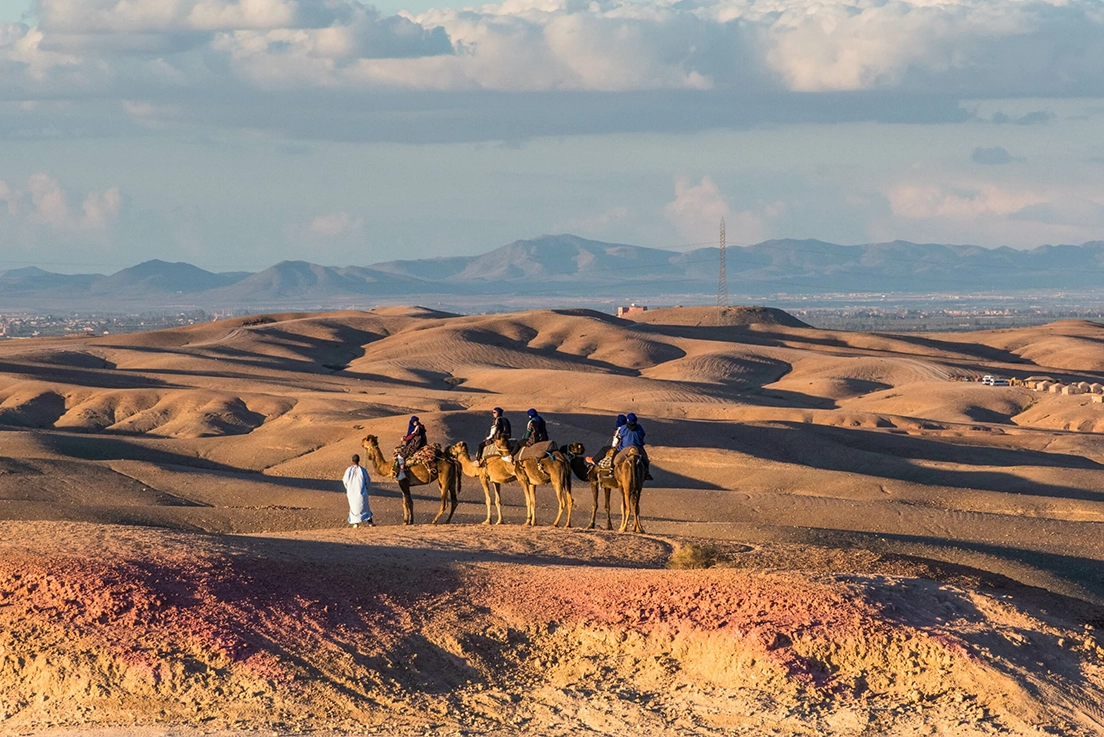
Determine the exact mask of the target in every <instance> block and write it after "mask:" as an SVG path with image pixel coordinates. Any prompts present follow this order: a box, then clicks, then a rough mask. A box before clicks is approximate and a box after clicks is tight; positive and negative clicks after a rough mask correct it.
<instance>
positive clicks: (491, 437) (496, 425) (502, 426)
mask: <svg viewBox="0 0 1104 737" xmlns="http://www.w3.org/2000/svg"><path fill="white" fill-rule="evenodd" d="M491 417H492V420H491V429H490V432H488V433H487V437H485V438H483V439H482V440H480V441H479V451H478V452H477V453H476V456H477V457H478V458H479V465H483V449H484V448H486V447H487V446H488V445H493V444H494V442H495V441H496V440H498V439H499V438H504V439H506V440H509V439H510V437H511V436H512V433H513V431H512V430H511V429H510V421H509V420H508V419H506V416H505V415H503V414H502V408H501V407H495V408H494V409H492V410H491Z"/></svg>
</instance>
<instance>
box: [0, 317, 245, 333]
mask: <svg viewBox="0 0 1104 737" xmlns="http://www.w3.org/2000/svg"><path fill="white" fill-rule="evenodd" d="M242 314H245V313H242ZM233 316H235V315H232V314H230V313H225V312H216V313H209V312H205V311H203V310H190V311H188V312H176V313H155V312H146V313H141V314H136V315H123V314H107V313H95V312H93V313H87V314H82V313H70V314H61V315H51V314H41V315H40V314H32V313H17V312H7V313H3V314H0V339H2V338H6V339H13V338H37V337H58V336H66V335H72V336H82V335H83V336H91V335H116V334H121V333H140V332H143V331H147V330H162V329H164V328H175V327H180V326H182V325H195V324H197V323H202V322H210V321H212V320H218V319H220V318H226V317H233Z"/></svg>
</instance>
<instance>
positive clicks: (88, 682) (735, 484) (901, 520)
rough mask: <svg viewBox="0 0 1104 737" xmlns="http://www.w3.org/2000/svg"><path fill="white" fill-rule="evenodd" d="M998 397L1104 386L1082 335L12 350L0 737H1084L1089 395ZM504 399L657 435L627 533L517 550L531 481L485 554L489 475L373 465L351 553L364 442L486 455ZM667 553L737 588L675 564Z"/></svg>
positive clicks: (181, 341)
mask: <svg viewBox="0 0 1104 737" xmlns="http://www.w3.org/2000/svg"><path fill="white" fill-rule="evenodd" d="M985 373H995V374H1001V375H1005V376H1019V377H1021V378H1023V377H1026V376H1029V375H1032V374H1042V373H1046V374H1049V375H1052V376H1054V377H1055V378H1061V379H1065V380H1074V379H1077V380H1085V381H1089V382H1094V381H1101V380H1102V379H1104V327H1102V326H1099V325H1096V324H1093V323H1086V322H1063V323H1056V324H1054V325H1050V326H1044V327H1041V328H1032V329H1023V330H1009V331H989V332H982V333H971V334H955V335H920V336H916V335H873V334H855V333H844V332H833V331H821V330H815V329H812V328H809V327H808V326H805V325H803V324H801V323H800V322H799V321H796V320H793V319H792V318H790V317H789V316H787V315H785V313H779V312H777V311H772V310H766V309H760V308H755V309H744V308H740V309H737V308H733V309H730V310H727V311H721V310H715V309H712V308H692V309H691V308H686V309H675V308H671V309H667V310H651V311H648V312H647V313H642V314H638V315H634V316H633V319H631V320H626V319H618V318H614V317H611V316H607V315H601V314H598V313H594V312H588V311H578V310H542V311H534V312H526V313H518V314H510V315H479V316H460V315H450V314H447V313H442V312H437V311H433V310H426V309H423V308H408V307H402V308H398V307H396V308H384V309H379V310H373V311H369V312H353V311H349V312H336V313H326V314H312V313H294V314H272V315H257V316H252V317H249V318H238V319H234V320H228V321H219V322H215V323H208V324H204V325H196V326H190V327H187V328H181V329H176V330H168V331H161V332H154V333H146V334H134V335H126V336H105V337H79V338H77V337H74V338H67V339H43V340H37V339H36V340H33V341H12V342H6V343H0V454H2V455H0V519H2V520H8V521H7V522H0V550H2V551H3V555H0V622H2V625H3V626H0V632H3V633H4V635H3V637H4V638H6V639H4V640H3V641H2V642H0V684H3V687H2V688H0V733H3V734H16V733H25V732H34V731H41V730H43V729H45V728H46V727H47V726H49V725H56V726H59V727H62V728H66V729H73V730H78V731H79V730H84V729H88V728H89V727H92V726H99V727H111V728H118V729H124V730H126V729H138V728H149V727H153V726H155V725H158V724H167V725H173V729H176V730H181V731H180V732H179V734H189V735H190V734H192V733H193V732H198V731H201V730H204V729H207V730H210V729H226V730H230V731H234V730H247V729H256V728H266V729H270V730H275V731H276V732H277V733H291V732H294V731H295V730H297V729H299V730H306V729H313V730H323V731H325V730H328V731H330V732H339V733H342V732H344V733H357V734H359V733H363V732H364V731H365V730H368V729H369V728H374V729H377V730H379V729H385V730H386V731H389V732H392V733H399V734H406V733H410V734H413V733H424V732H425V731H426V730H427V729H433V730H437V731H442V730H443V731H446V732H447V731H449V730H452V731H454V732H455V731H460V732H463V733H468V734H488V735H490V734H495V735H497V734H503V735H505V734H517V733H525V734H563V735H573V734H580V735H581V734H585V733H592V732H593V730H598V731H605V732H607V733H611V734H626V735H627V734H641V733H670V734H682V733H685V734H690V733H693V734H733V733H739V734H766V733H771V732H772V731H773V732H776V733H777V732H783V733H798V734H824V733H834V734H855V735H858V734H862V733H939V734H962V735H966V734H988V733H994V732H999V731H1002V730H1003V731H1006V732H1012V733H1017V734H1068V735H1075V734H1094V733H1100V732H1102V731H1104V716H1102V714H1101V712H1100V709H1099V708H1098V707H1097V706H1096V704H1098V703H1100V701H1101V698H1102V696H1104V691H1102V685H1104V684H1102V683H1101V673H1104V666H1102V665H1101V663H1102V662H1104V660H1101V658H1102V657H1104V649H1102V648H1101V644H1100V643H1099V642H1098V639H1097V634H1096V633H1097V630H1096V629H1095V628H1096V627H1098V626H1100V625H1101V624H1102V623H1104V564H1102V563H1101V561H1102V560H1104V549H1102V546H1104V543H1101V536H1100V525H1101V524H1104V491H1102V490H1104V435H1101V434H1100V431H1102V430H1104V405H1101V404H1094V403H1092V402H1091V401H1090V400H1089V398H1088V397H1086V396H1057V395H1051V394H1039V393H1035V392H1031V391H1029V390H1027V389H1023V388H1017V387H987V386H982V385H980V384H978V383H974V382H963V381H957V380H955V379H957V378H960V377H964V376H980V375H981V374H985ZM494 406H501V407H504V408H505V409H506V411H507V415H508V416H509V417H510V418H511V419H512V420H513V422H514V428H515V432H518V431H520V430H521V429H522V427H523V420H524V412H525V410H526V409H527V408H529V407H537V408H539V409H540V410H541V412H542V413H543V414H544V415H545V417H546V418H547V420H548V423H549V428H550V432H551V434H552V436H553V438H554V439H556V440H557V441H559V442H562V443H567V442H576V441H577V442H582V443H583V444H584V445H585V446H586V447H587V448H588V450H594V449H596V448H597V447H599V446H600V445H601V444H603V443H604V442H606V441H607V440H608V438H609V435H610V433H611V432H612V430H613V416H614V415H616V414H617V413H618V412H626V411H630V410H631V411H634V412H636V413H637V414H639V415H640V416H641V418H642V420H643V422H644V423H645V424H646V427H647V429H648V439H649V443H650V450H649V452H650V455H651V458H652V473H653V475H654V477H655V479H654V482H651V483H649V485H648V486H647V487H646V489H645V494H644V498H643V501H642V511H643V514H644V522H645V527H646V529H647V530H648V533H649V534H648V535H646V536H637V537H634V536H627V535H618V534H616V533H605V532H589V531H564V530H551V529H548V528H540V527H538V528H537V529H535V530H532V529H528V528H520V527H518V526H517V523H518V522H520V521H521V520H522V519H523V517H524V515H523V511H524V505H523V499H522V492H521V489H520V487H518V486H517V484H507V485H505V486H504V488H503V496H504V503H505V517H506V522H507V525H506V526H504V527H501V528H484V527H481V526H478V525H475V524H473V523H477V522H480V521H482V520H483V518H484V516H485V514H486V508H485V506H484V498H483V492H482V490H481V488H480V486H479V484H478V483H477V482H476V481H475V480H474V479H471V478H465V479H463V485H462V488H461V493H460V503H459V507H458V510H457V513H456V516H455V518H454V520H453V521H454V524H453V525H452V526H450V527H449V528H447V529H439V528H438V529H430V528H427V527H424V526H420V525H419V526H415V527H413V528H408V529H407V528H400V527H396V525H398V523H399V522H400V521H401V513H400V498H399V495H398V492H397V488H396V485H395V484H394V483H393V482H392V481H390V480H384V479H381V478H376V479H375V483H374V484H373V498H372V504H373V508H374V510H375V513H376V520H377V523H378V524H379V525H380V527H378V528H376V529H373V530H358V531H355V532H354V531H350V530H348V529H346V528H345V526H344V522H343V520H344V515H345V512H346V502H345V497H344V494H343V491H342V489H341V487H340V484H339V483H338V482H337V481H336V479H337V478H338V477H339V476H340V473H341V471H342V470H343V468H344V467H345V465H347V463H348V462H349V461H348V459H349V456H350V455H351V454H352V453H354V452H360V451H361V447H360V441H361V439H362V438H363V437H364V436H365V435H367V434H373V435H376V436H378V437H379V438H380V444H381V446H383V448H384V450H385V452H386V451H387V450H389V449H390V447H391V446H392V445H394V444H395V443H396V442H397V440H398V438H399V436H400V435H401V434H402V432H403V431H404V429H405V427H406V420H407V418H408V417H409V415H411V414H418V415H419V416H421V417H422V419H423V421H425V423H426V424H427V427H428V428H429V433H430V440H431V442H437V443H441V444H442V445H448V444H451V443H454V442H457V441H459V440H464V441H466V442H467V443H468V445H469V446H474V445H475V443H476V442H477V441H478V439H479V438H481V437H482V436H483V435H484V434H485V432H486V429H487V425H488V423H489V411H490V408H491V407H494ZM373 475H375V473H374V469H373ZM573 502H574V508H573V513H572V523H573V526H574V527H579V526H580V525H583V526H585V525H586V524H587V523H589V522H590V518H591V515H592V513H594V512H597V515H596V517H597V520H598V524H599V525H604V523H605V511H604V508H599V509H598V510H595V509H594V506H593V504H594V502H593V501H592V497H591V492H590V489H589V487H588V486H587V485H586V484H585V483H583V482H580V481H578V480H576V481H575V482H574V484H573ZM414 503H415V520H416V522H419V523H421V522H427V521H428V520H429V519H430V517H431V515H432V513H435V512H436V509H437V508H438V505H439V503H440V498H439V492H438V489H437V488H436V486H432V485H431V486H429V487H426V486H422V487H417V488H416V489H415V490H414ZM603 503H604V498H602V497H601V496H600V497H599V499H598V504H599V507H602V505H603ZM537 505H538V512H537V521H538V524H540V525H546V524H548V523H550V522H551V520H552V518H553V517H554V516H555V507H554V499H553V495H552V491H551V490H550V489H549V488H548V487H547V486H544V487H540V488H538V490H537ZM613 517H614V524H616V523H617V522H618V521H619V520H618V518H617V502H616V499H615V500H614V514H613ZM686 545H690V546H703V545H704V547H686V548H685V549H686V550H708V549H709V545H715V546H717V548H716V550H717V551H719V552H720V554H721V557H722V559H723V565H724V567H722V568H716V569H711V570H709V571H692V570H691V571H673V570H666V569H665V565H666V563H667V561H668V558H669V557H670V556H672V555H673V554H674V553H675V551H677V550H679V549H680V547H682V546H686ZM384 572H386V575H374V576H373V575H368V574H369V573H374V574H383V573H384ZM253 623H259V624H256V625H255V624H253ZM143 643H144V644H143ZM43 695H46V696H48V698H45V699H43V698H40V697H41V696H43ZM228 695H229V696H231V697H232V698H227V696H228ZM135 734H137V733H135Z"/></svg>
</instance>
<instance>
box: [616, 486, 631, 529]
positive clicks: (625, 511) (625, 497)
mask: <svg viewBox="0 0 1104 737" xmlns="http://www.w3.org/2000/svg"><path fill="white" fill-rule="evenodd" d="M628 529H629V490H628V488H627V487H626V486H625V485H624V484H622V485H621V526H620V527H618V528H617V531H618V532H625V531H626V530H628Z"/></svg>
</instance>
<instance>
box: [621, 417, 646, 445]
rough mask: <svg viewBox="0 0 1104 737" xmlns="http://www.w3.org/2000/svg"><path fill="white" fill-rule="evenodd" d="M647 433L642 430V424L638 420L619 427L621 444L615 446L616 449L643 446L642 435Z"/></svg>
mask: <svg viewBox="0 0 1104 737" xmlns="http://www.w3.org/2000/svg"><path fill="white" fill-rule="evenodd" d="M645 435H647V433H646V432H644V426H643V425H641V424H640V423H639V422H637V423H635V424H634V423H632V422H630V423H629V424H627V425H625V426H624V427H623V428H621V444H620V445H618V446H617V449H618V450H624V449H625V448H631V447H632V446H634V445H635V446H636V447H637V448H643V447H644V436H645Z"/></svg>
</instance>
